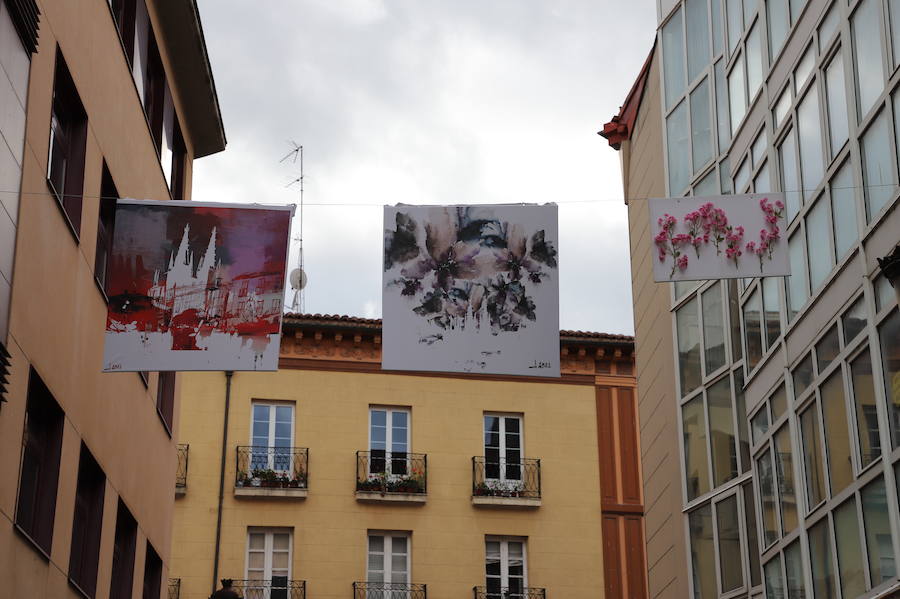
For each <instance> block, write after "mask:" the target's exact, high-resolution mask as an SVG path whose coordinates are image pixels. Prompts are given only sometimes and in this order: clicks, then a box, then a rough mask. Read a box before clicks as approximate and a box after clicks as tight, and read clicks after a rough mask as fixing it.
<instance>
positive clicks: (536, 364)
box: [528, 360, 550, 368]
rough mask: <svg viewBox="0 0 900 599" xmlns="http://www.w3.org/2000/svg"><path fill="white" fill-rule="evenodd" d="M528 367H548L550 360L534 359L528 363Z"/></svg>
mask: <svg viewBox="0 0 900 599" xmlns="http://www.w3.org/2000/svg"><path fill="white" fill-rule="evenodd" d="M528 368H550V362H541V361H539V360H534V361H533V362H532V363H531V364H529V365H528Z"/></svg>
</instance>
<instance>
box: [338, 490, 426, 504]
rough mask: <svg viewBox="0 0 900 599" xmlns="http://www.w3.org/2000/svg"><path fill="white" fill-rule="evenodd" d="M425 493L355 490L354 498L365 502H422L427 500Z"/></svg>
mask: <svg viewBox="0 0 900 599" xmlns="http://www.w3.org/2000/svg"><path fill="white" fill-rule="evenodd" d="M427 499H428V495H426V494H425V493H381V492H379V491H357V492H356V500H357V501H363V502H367V503H382V502H384V503H408V504H423V503H425V502H426V501H427Z"/></svg>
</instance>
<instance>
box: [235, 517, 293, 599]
mask: <svg viewBox="0 0 900 599" xmlns="http://www.w3.org/2000/svg"><path fill="white" fill-rule="evenodd" d="M292 536H293V535H292V532H291V530H290V529H284V528H280V529H279V528H273V529H266V528H250V529H248V531H247V571H246V579H247V581H248V582H247V586H246V587H245V594H246V596H247V597H254V596H260V597H266V598H267V599H281V598H284V599H287V597H288V593H289V587H290V582H289V581H290V579H291V561H292V559H291V553H292V545H293V543H292V542H291V541H292V540H293V539H292ZM254 585H255V586H256V589H257V590H256V591H253V588H254ZM266 589H271V590H270V591H269V593H268V594H251V593H265V590H266Z"/></svg>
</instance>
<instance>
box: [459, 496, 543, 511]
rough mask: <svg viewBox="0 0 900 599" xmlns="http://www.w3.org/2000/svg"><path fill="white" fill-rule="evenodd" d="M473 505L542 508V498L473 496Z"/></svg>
mask: <svg viewBox="0 0 900 599" xmlns="http://www.w3.org/2000/svg"><path fill="white" fill-rule="evenodd" d="M472 505H483V506H496V507H516V508H518V507H524V508H538V507H541V498H540V497H491V496H487V495H473V496H472Z"/></svg>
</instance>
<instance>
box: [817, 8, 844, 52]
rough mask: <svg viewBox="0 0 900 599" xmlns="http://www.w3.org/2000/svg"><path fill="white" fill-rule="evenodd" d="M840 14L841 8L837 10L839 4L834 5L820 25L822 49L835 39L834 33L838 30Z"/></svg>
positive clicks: (820, 44) (820, 45)
mask: <svg viewBox="0 0 900 599" xmlns="http://www.w3.org/2000/svg"><path fill="white" fill-rule="evenodd" d="M839 13H840V8H837V3H832V4H831V8H829V9H828V14H826V15H825V18H823V19H822V23H821V24H820V25H819V47H820V48H822V49H824V48H825V46H826V45H827V43H828V42H830V41H831V38H832V37H834V32H835V31H837V29H838V24H839V23H838V20H839V19H840V14H839Z"/></svg>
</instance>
